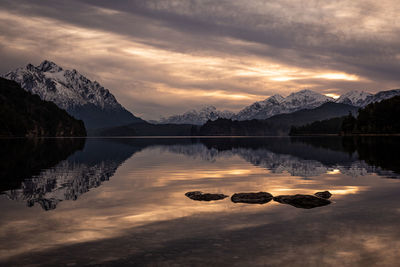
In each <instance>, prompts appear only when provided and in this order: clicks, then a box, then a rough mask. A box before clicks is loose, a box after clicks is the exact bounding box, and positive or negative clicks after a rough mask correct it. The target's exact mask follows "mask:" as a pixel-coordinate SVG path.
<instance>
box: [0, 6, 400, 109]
mask: <svg viewBox="0 0 400 267" xmlns="http://www.w3.org/2000/svg"><path fill="white" fill-rule="evenodd" d="M0 9H1V10H2V11H4V12H7V13H9V14H12V15H13V16H17V17H22V18H25V19H26V26H28V27H29V26H30V19H31V18H32V19H35V18H43V19H49V20H51V21H54V22H55V23H56V24H57V25H58V26H59V27H60V28H61V29H62V27H63V26H64V25H73V26H74V27H77V28H79V29H82V30H85V29H86V30H93V31H98V32H102V33H105V34H107V33H109V34H112V36H110V39H109V40H107V39H105V38H103V39H101V41H103V42H104V43H105V44H106V45H107V44H108V43H109V42H112V38H115V37H114V36H119V37H118V38H121V40H124V41H131V42H134V43H136V44H141V45H143V46H146V47H149V48H151V49H155V50H157V51H164V52H165V53H168V51H169V52H171V53H172V54H171V56H172V57H173V56H175V57H178V56H179V55H180V54H184V55H190V56H193V57H198V58H201V57H204V58H208V59H209V60H208V62H211V61H213V60H214V59H216V60H217V61H222V62H220V63H218V64H219V65H220V66H219V67H218V68H219V69H218V70H219V72H218V75H217V74H216V75H215V77H211V78H210V77H209V76H210V72H211V70H208V71H207V70H206V71H204V73H202V72H201V71H200V68H196V69H194V70H193V71H192V72H191V73H188V74H189V76H191V77H192V76H193V73H198V75H199V77H203V79H201V80H196V79H189V78H187V77H188V75H186V74H185V75H181V77H178V76H179V75H178V74H179V73H184V72H186V71H187V68H184V67H181V68H179V69H178V68H177V69H175V70H174V71H172V70H171V66H173V67H175V66H174V65H173V63H170V65H168V66H166V65H163V64H161V63H160V64H154V62H155V61H154V60H152V58H157V57H156V56H155V54H156V53H153V52H152V55H151V56H149V55H147V54H146V53H145V56H146V58H147V60H142V59H141V58H135V59H130V60H131V62H128V59H127V62H121V60H120V58H115V59H114V60H107V58H106V56H101V55H99V56H97V57H96V56H92V57H90V60H91V62H92V67H93V65H95V66H97V67H94V68H89V67H88V63H84V62H82V61H83V59H78V58H76V59H75V60H74V59H72V58H69V59H67V58H62V57H61V56H60V52H59V51H58V56H55V54H56V51H55V50H56V47H58V50H61V51H62V49H68V48H65V47H66V45H63V44H62V42H61V41H60V39H58V38H54V37H49V36H48V35H49V34H50V33H46V32H42V31H41V30H40V27H38V28H37V31H38V32H35V36H36V37H35V36H32V37H31V41H32V42H37V44H36V45H35V44H33V45H32V44H31V45H32V47H31V48H33V47H36V49H40V50H41V51H43V53H44V54H49V55H50V56H55V57H56V58H60V60H62V61H63V62H66V63H67V64H69V65H76V64H79V66H74V67H75V68H77V69H84V70H85V69H87V70H91V71H88V73H91V72H92V73H91V74H92V75H95V76H96V75H97V76H98V78H99V79H102V78H101V76H100V75H99V74H96V73H95V71H94V70H96V69H98V73H103V72H104V71H105V70H104V67H103V68H102V67H101V66H100V64H102V63H103V62H104V61H107V62H108V63H109V64H108V65H107V66H108V67H109V68H111V69H115V70H116V71H117V72H118V69H119V68H124V69H131V70H132V72H133V73H137V74H138V75H132V77H133V79H135V80H136V82H142V83H144V84H147V86H148V88H153V89H149V93H150V94H151V93H154V92H151V91H154V90H156V89H155V88H156V87H157V86H156V85H155V84H158V85H159V84H163V86H164V87H169V88H176V89H185V88H186V89H188V90H191V89H197V90H203V91H209V90H219V91H226V92H228V91H229V92H233V93H235V92H242V93H245V94H246V93H247V94H250V95H253V96H263V95H264V96H267V95H270V94H271V93H274V92H279V91H281V92H282V93H283V94H286V93H288V92H290V91H291V90H296V89H298V88H300V87H302V86H304V87H309V88H311V89H316V90H319V91H320V92H325V91H326V92H327V91H328V90H332V89H335V90H336V92H337V93H342V92H344V91H346V90H349V89H354V88H365V89H368V90H370V91H374V90H378V89H389V88H391V87H394V86H397V84H398V83H399V80H400V78H399V77H400V63H399V62H400V27H399V22H397V20H396V14H397V13H398V12H399V11H400V4H398V3H397V2H396V1H389V0H384V1H381V2H379V3H377V2H374V1H362V2H361V3H360V2H359V1H356V2H355V1H349V0H342V1H335V2H332V3H328V2H326V1H317V0H312V1H307V2H306V3H305V2H304V1H289V0H286V1H279V2H277V1H246V2H239V1H121V0H116V1H115V0H114V1H105V0H96V1H94V0H82V1H77V0H76V1H54V0H52V1H50V0H42V1H35V0H34V1H32V0H31V1H27V0H25V1H22V0H21V1H15V0H13V1H11V0H9V1H6V0H4V1H1V2H0ZM0 19H1V20H2V26H0V30H1V36H2V37H3V38H10V39H12V38H19V39H21V36H20V35H21V33H23V32H24V30H22V29H21V25H18V24H15V25H12V24H13V21H12V20H10V19H7V18H3V19H2V18H0ZM8 24H9V25H8ZM51 34H53V33H51ZM71 36H72V34H71ZM32 39H33V40H32ZM41 39H42V40H44V41H46V43H39V42H40V40H41ZM64 39H66V40H69V43H68V44H67V45H69V46H74V45H75V47H79V46H78V45H77V44H75V43H74V42H73V41H71V39H70V38H69V37H68V38H65V37H64ZM1 45H2V46H1V47H0V49H1V50H0V52H1V53H2V54H3V53H5V52H4V51H6V50H10V52H11V54H13V53H15V54H16V57H15V58H16V62H18V64H19V63H20V62H21V59H22V58H23V57H24V56H25V57H27V58H29V59H31V58H32V60H37V59H36V57H33V56H31V55H30V56H28V54H29V52H28V51H29V49H28V50H26V51H22V52H21V53H20V54H18V53H16V52H15V51H13V50H12V49H10V48H7V47H5V45H4V42H2V43H1ZM121 47H122V46H121ZM121 47H119V46H118V42H117V41H116V43H115V47H113V46H112V45H109V46H107V50H106V51H107V53H120V51H119V52H118V51H117V50H118V49H120V48H121ZM125 47H128V48H129V44H126V46H125ZM134 49H135V48H134V47H133V48H132V49H131V50H134ZM46 51H53V53H50V52H46ZM173 53H177V54H173ZM120 54H121V53H120ZM18 55H19V56H18ZM121 55H122V54H121ZM134 56H138V55H137V54H134ZM139 56H142V55H139ZM121 57H122V56H121ZM164 57H166V56H165V55H164ZM229 58H234V62H233V63H232V62H231V60H230V59H229ZM12 59H13V57H10V56H9V58H8V59H7V60H5V61H3V62H1V63H0V69H1V70H5V69H10V68H11V67H15V63H12ZM227 59H229V60H228V61H226V62H223V61H224V60H227ZM241 60H243V62H242V65H240V64H239V63H238V62H240V61H241ZM208 62H207V61H204V62H201V63H200V64H204V65H206V64H208ZM260 62H263V64H260ZM266 62H270V63H271V64H272V65H277V64H278V65H280V66H279V67H278V68H277V69H278V71H279V70H284V71H282V77H286V76H288V73H292V74H293V70H297V71H296V72H297V74H296V73H295V74H293V75H295V76H296V75H297V76H296V77H292V76H291V75H292V74H290V75H289V76H290V77H289V78H290V79H289V78H287V77H286V78H287V79H286V78H282V79H281V80H280V81H279V82H277V80H279V79H275V80H274V79H272V80H270V81H268V82H267V81H266V80H265V77H264V78H263V79H261V78H260V77H262V76H263V74H264V73H263V72H261V73H259V74H260V75H259V76H257V77H255V76H254V75H250V76H249V77H243V76H241V75H236V74H235V73H237V72H240V71H239V70H240V69H243V67H244V66H246V65H248V66H249V67H251V66H256V67H257V66H260V65H262V67H261V68H263V69H267V70H268V69H269V67H268V64H264V63H266ZM133 63H135V64H133ZM180 63H181V64H183V63H182V62H180ZM224 63H232V64H233V65H234V66H225V68H226V71H222V65H223V64H224ZM253 63H254V64H253ZM80 64H82V65H84V66H82V67H81V66H80ZM189 64H191V63H190V62H189ZM235 64H237V65H235ZM192 65H193V64H192ZM239 65H240V66H239ZM85 66H86V67H85ZM156 68H157V69H156ZM289 69H290V71H286V70H289ZM229 71H231V73H233V74H232V75H228V74H227V73H229ZM251 71H253V70H251ZM299 72H303V74H301V75H300V76H299V75H298V73H299ZM325 72H326V73H344V74H347V75H355V76H356V77H358V78H357V79H356V80H355V81H354V80H346V79H345V80H343V81H340V79H339V80H338V79H324V78H316V77H317V76H318V75H319V74H320V73H325ZM216 73H217V72H216ZM221 73H223V75H222V74H221ZM240 73H243V72H240ZM313 73H316V74H315V75H314V74H313ZM139 74H140V76H139ZM166 74H167V75H166ZM221 75H222V76H223V77H221ZM319 76H320V75H319ZM319 76H318V77H319ZM182 77H183V78H182ZM185 77H186V78H185ZM278 78H279V77H278ZM282 81H285V82H282ZM105 83H106V84H107V79H105ZM108 84H109V85H111V86H114V87H115V86H117V87H118V84H117V83H114V82H108ZM126 86H127V85H125V87H124V90H127V88H126ZM340 86H348V87H345V88H344V87H340ZM131 90H134V89H131ZM120 93H121V94H128V92H122V91H121V92H120ZM130 93H131V92H129V94H130ZM136 96H137V95H136ZM147 101H150V102H151V101H153V102H154V101H155V98H151V99H147V100H144V99H143V102H146V103H147ZM249 101H250V99H248V101H247V102H249ZM167 102H168V101H167ZM194 102H196V101H193V103H194ZM216 102H218V103H220V101H216ZM250 102H251V101H250ZM193 103H192V104H193ZM242 103H244V102H242ZM125 104H127V103H125ZM163 105H164V104H163ZM195 105H196V104H195ZM197 105H200V102H198V103H197ZM233 106H235V107H237V106H238V103H237V102H236V103H233V102H231V103H230V104H228V103H225V106H224V107H227V108H229V107H233ZM143 113H144V114H145V113H146V112H143ZM153 115H154V114H153Z"/></svg>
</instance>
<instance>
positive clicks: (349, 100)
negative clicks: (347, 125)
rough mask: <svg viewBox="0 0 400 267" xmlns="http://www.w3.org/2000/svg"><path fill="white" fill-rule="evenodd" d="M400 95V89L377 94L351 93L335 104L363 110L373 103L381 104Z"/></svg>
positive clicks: (341, 97) (344, 95)
mask: <svg viewBox="0 0 400 267" xmlns="http://www.w3.org/2000/svg"><path fill="white" fill-rule="evenodd" d="M398 95H400V89H395V90H388V91H381V92H378V93H376V94H370V93H366V92H363V91H361V92H359V91H350V92H348V93H345V94H343V95H341V96H340V97H339V98H338V99H337V100H336V101H335V102H336V103H342V104H348V105H353V106H356V107H362V108H363V107H365V106H367V105H369V104H371V103H375V102H380V101H382V100H385V99H389V98H392V97H394V96H398Z"/></svg>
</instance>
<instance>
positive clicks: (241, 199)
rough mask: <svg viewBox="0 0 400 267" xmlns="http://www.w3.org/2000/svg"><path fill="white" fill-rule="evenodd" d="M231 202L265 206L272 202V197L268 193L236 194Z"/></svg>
mask: <svg viewBox="0 0 400 267" xmlns="http://www.w3.org/2000/svg"><path fill="white" fill-rule="evenodd" d="M231 200H232V202H234V203H249V204H265V203H268V202H270V201H271V200H272V195H271V194H270V193H267V192H258V193H236V194H234V195H233V196H232V197H231Z"/></svg>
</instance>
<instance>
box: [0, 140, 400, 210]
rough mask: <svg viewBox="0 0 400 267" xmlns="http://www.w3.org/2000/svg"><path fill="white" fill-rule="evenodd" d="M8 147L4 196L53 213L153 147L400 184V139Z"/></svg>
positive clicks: (16, 143)
mask: <svg viewBox="0 0 400 267" xmlns="http://www.w3.org/2000/svg"><path fill="white" fill-rule="evenodd" d="M0 145H1V146H2V150H1V153H0V158H1V160H0V175H1V176H0V177H1V180H0V192H2V193H3V194H6V195H7V196H8V197H9V198H11V199H15V200H24V201H27V204H28V205H29V206H32V205H34V204H35V203H39V204H40V205H41V206H42V207H43V208H44V209H46V210H48V209H54V208H55V207H56V205H57V203H59V202H60V201H62V200H74V199H77V198H78V197H79V195H81V194H84V193H85V192H88V191H89V190H90V188H93V187H97V186H100V185H101V184H102V182H104V181H107V180H109V179H110V178H111V177H112V176H113V175H114V173H115V171H116V169H117V168H118V167H119V166H120V165H121V164H122V163H123V162H124V161H125V160H127V159H128V158H130V157H131V156H132V155H133V154H135V153H137V152H140V151H142V150H143V149H145V148H148V147H158V148H160V149H166V150H169V151H171V152H173V153H180V154H185V155H187V156H200V157H202V158H204V159H206V160H209V159H210V158H215V157H219V156H225V155H227V154H235V155H239V156H241V157H242V158H244V159H245V160H247V161H248V162H250V163H251V164H253V165H257V166H262V167H265V168H267V169H271V170H273V171H274V170H275V171H279V170H282V169H284V170H286V171H288V172H290V173H291V174H292V175H298V176H304V177H308V176H317V175H321V174H323V173H324V172H326V170H327V169H329V168H336V167H335V166H353V167H354V166H355V167H356V168H353V167H352V168H350V167H348V169H349V170H351V171H354V169H357V168H364V169H367V172H368V173H371V172H373V173H377V174H378V175H382V176H385V177H392V178H398V177H400V160H399V159H400V157H399V156H398V154H397V153H398V151H399V149H400V138H398V137H366V136H358V137H291V138H288V137H287V138H185V139H183V138H182V139H165V138H159V139H157V138H155V139H116V138H114V139H81V138H54V139H2V140H0ZM343 170H344V171H346V168H344V169H343ZM357 175H359V174H358V173H354V176H357Z"/></svg>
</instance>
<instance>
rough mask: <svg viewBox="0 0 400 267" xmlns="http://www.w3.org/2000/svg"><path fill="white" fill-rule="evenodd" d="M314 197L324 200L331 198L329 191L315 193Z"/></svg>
mask: <svg viewBox="0 0 400 267" xmlns="http://www.w3.org/2000/svg"><path fill="white" fill-rule="evenodd" d="M314 195H316V196H317V197H320V198H325V199H329V198H330V197H331V196H332V194H331V193H330V192H329V191H323V192H317V193H315V194H314Z"/></svg>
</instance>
